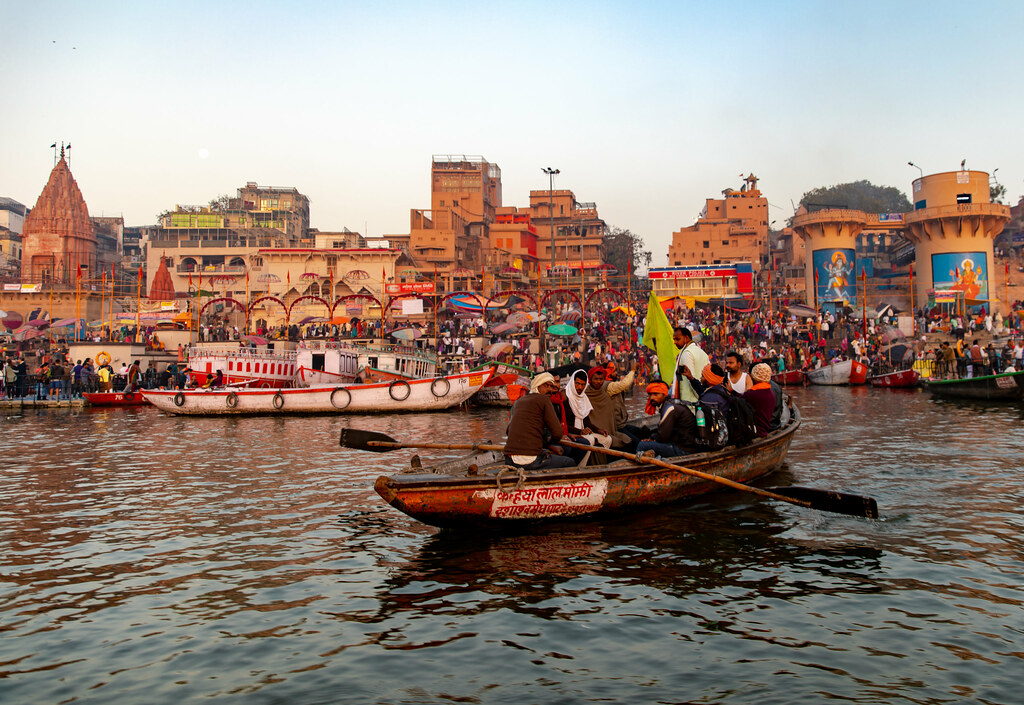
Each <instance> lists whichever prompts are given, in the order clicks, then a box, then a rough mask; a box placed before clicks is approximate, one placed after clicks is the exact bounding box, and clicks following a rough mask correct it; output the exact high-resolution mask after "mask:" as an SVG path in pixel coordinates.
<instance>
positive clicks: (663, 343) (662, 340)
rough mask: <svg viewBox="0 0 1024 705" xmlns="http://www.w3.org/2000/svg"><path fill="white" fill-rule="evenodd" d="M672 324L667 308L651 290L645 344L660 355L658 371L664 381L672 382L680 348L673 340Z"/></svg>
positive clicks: (648, 301) (645, 327)
mask: <svg viewBox="0 0 1024 705" xmlns="http://www.w3.org/2000/svg"><path fill="white" fill-rule="evenodd" d="M672 333H673V331H672V324H671V323H669V321H668V316H666V315H665V310H664V309H663V308H662V307H661V304H660V303H659V302H658V297H657V296H655V295H654V292H651V297H650V299H648V300H647V323H646V324H645V325H644V338H643V344H644V345H645V346H646V347H648V348H650V349H651V350H653V351H654V352H655V353H657V355H658V371H659V372H660V373H661V379H662V381H664V382H666V383H668V384H671V383H672V375H673V374H674V373H675V369H676V357H677V356H678V355H679V348H677V347H676V344H675V342H673V340H672Z"/></svg>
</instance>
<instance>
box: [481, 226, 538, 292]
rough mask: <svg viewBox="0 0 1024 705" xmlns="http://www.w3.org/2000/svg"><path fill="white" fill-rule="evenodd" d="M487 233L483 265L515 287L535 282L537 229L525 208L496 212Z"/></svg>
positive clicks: (536, 271) (536, 274)
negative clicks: (494, 219)
mask: <svg viewBox="0 0 1024 705" xmlns="http://www.w3.org/2000/svg"><path fill="white" fill-rule="evenodd" d="M495 218H496V221H495V223H494V224H493V225H491V227H490V232H489V233H488V239H487V248H486V249H485V252H484V265H485V266H486V267H487V269H488V270H490V271H491V272H492V273H494V274H495V275H496V276H498V277H499V278H501V279H506V280H508V281H510V282H512V283H514V284H515V285H517V286H529V283H530V282H531V281H533V282H535V281H537V276H538V266H537V228H536V227H534V225H533V223H532V219H531V216H530V210H529V209H527V208H517V207H515V206H506V207H503V208H498V209H497V213H496V215H495Z"/></svg>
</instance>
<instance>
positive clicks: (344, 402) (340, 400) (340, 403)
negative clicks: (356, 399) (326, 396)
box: [331, 387, 352, 409]
mask: <svg viewBox="0 0 1024 705" xmlns="http://www.w3.org/2000/svg"><path fill="white" fill-rule="evenodd" d="M339 392H343V393H344V395H343V396H339V394H338V393H339ZM351 403H352V392H350V391H348V390H347V389H345V388H344V387H335V389H334V391H333V392H331V406H333V407H334V408H335V409H345V408H348V405H349V404H351Z"/></svg>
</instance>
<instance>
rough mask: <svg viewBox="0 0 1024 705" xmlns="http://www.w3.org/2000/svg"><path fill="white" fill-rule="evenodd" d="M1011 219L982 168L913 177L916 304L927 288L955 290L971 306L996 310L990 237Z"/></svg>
mask: <svg viewBox="0 0 1024 705" xmlns="http://www.w3.org/2000/svg"><path fill="white" fill-rule="evenodd" d="M1009 219H1010V209H1009V207H1007V206H1004V205H1000V204H998V203H992V202H991V198H990V195H989V177H988V174H987V173H986V172H984V171H967V170H962V171H947V172H943V173H940V174H929V175H928V176H924V177H921V178H920V179H916V180H915V181H914V210H913V211H911V212H910V213H907V215H906V223H907V229H908V232H907V236H908V237H909V238H910V240H911V241H912V242H913V243H914V249H915V251H916V253H917V264H916V266H915V267H914V269H915V283H916V287H915V288H916V291H915V292H914V294H915V298H914V304H915V306H920V305H923V304H925V303H926V302H927V301H928V296H929V293H931V292H935V291H939V292H956V295H957V296H960V297H962V299H963V300H964V301H965V302H966V304H967V305H968V306H970V305H978V304H984V305H985V306H987V307H988V309H989V311H990V312H991V311H992V308H993V304H997V303H998V299H999V297H998V296H997V294H996V290H995V281H996V280H994V279H993V278H992V270H993V266H994V262H993V259H992V241H993V240H994V239H995V237H996V236H997V235H998V234H999V233H1000V232H1002V230H1003V227H1004V226H1005V225H1006V223H1007V221H1009Z"/></svg>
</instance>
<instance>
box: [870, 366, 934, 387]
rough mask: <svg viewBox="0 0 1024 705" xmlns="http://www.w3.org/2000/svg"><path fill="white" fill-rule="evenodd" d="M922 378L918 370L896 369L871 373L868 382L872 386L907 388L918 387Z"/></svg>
mask: <svg viewBox="0 0 1024 705" xmlns="http://www.w3.org/2000/svg"><path fill="white" fill-rule="evenodd" d="M920 379H921V375H919V374H918V373H917V370H914V369H909V370H896V371H894V372H886V373H885V374H878V375H871V376H870V377H868V384H870V385H871V386H872V387H884V388H886V389H906V388H909V387H916V386H917V384H918V382H919V381H920Z"/></svg>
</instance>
